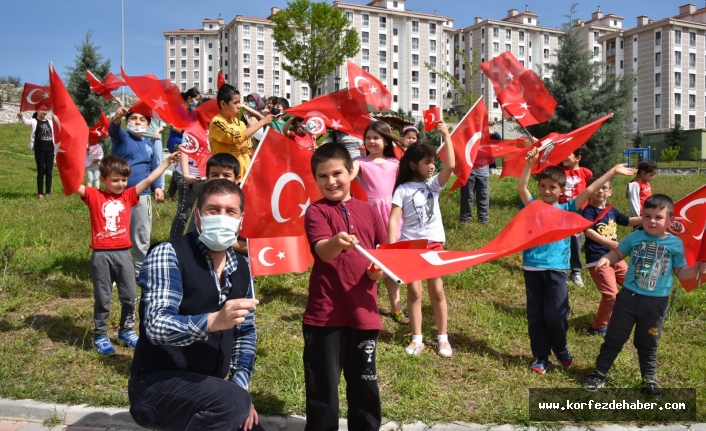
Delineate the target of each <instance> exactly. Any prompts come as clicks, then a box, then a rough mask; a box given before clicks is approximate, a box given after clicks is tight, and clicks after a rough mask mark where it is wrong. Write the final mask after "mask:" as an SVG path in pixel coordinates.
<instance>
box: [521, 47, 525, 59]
mask: <svg viewBox="0 0 706 431" xmlns="http://www.w3.org/2000/svg"><path fill="white" fill-rule="evenodd" d="M524 56H525V47H524V46H521V47H520V57H524Z"/></svg>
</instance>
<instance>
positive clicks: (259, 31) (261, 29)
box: [257, 27, 265, 37]
mask: <svg viewBox="0 0 706 431" xmlns="http://www.w3.org/2000/svg"><path fill="white" fill-rule="evenodd" d="M257 37H265V27H258V28H257Z"/></svg>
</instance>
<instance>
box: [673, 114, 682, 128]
mask: <svg viewBox="0 0 706 431" xmlns="http://www.w3.org/2000/svg"><path fill="white" fill-rule="evenodd" d="M674 124H675V125H677V124H681V114H676V115H674Z"/></svg>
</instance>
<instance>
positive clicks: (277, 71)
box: [272, 70, 279, 81]
mask: <svg viewBox="0 0 706 431" xmlns="http://www.w3.org/2000/svg"><path fill="white" fill-rule="evenodd" d="M272 74H273V75H274V77H273V79H274V80H275V81H279V70H274V71H272Z"/></svg>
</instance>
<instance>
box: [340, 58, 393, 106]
mask: <svg viewBox="0 0 706 431" xmlns="http://www.w3.org/2000/svg"><path fill="white" fill-rule="evenodd" d="M347 65H348V88H350V89H351V90H355V91H356V92H358V93H360V94H362V95H363V96H365V101H366V103H367V104H368V105H371V106H372V107H373V108H375V109H377V110H378V111H384V110H387V109H390V107H391V106H392V94H391V93H390V91H389V90H388V89H387V87H385V84H383V83H382V81H380V80H379V79H378V78H377V77H375V75H373V74H372V73H370V72H366V71H365V69H363V68H362V67H360V66H358V65H357V64H355V63H353V62H352V61H350V60H348V61H347Z"/></svg>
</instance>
